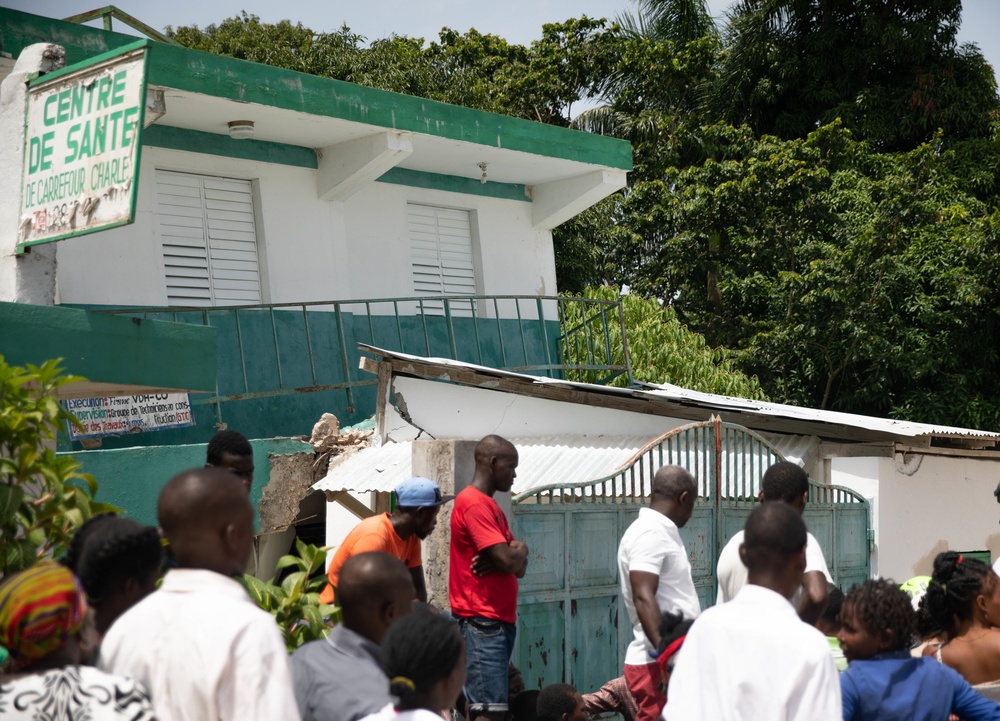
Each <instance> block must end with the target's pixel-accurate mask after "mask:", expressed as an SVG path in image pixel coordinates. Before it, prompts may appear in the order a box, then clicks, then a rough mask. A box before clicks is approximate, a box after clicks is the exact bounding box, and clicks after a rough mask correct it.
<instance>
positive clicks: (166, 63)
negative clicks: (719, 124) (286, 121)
mask: <svg viewBox="0 0 1000 721" xmlns="http://www.w3.org/2000/svg"><path fill="white" fill-rule="evenodd" d="M0 34H2V46H0V50H3V51H4V52H8V53H11V54H12V55H13V56H14V57H17V56H18V55H19V54H20V52H21V51H22V50H23V49H24V48H25V47H27V46H28V45H31V44H33V43H43V42H44V43H56V44H58V45H61V46H62V47H63V48H65V50H66V61H67V63H76V62H79V61H81V60H85V59H87V58H89V57H92V56H94V55H97V54H100V53H103V52H107V51H109V50H113V49H116V48H119V47H122V46H123V45H127V44H129V43H133V42H135V40H136V38H135V37H134V36H131V35H123V34H121V33H115V32H109V31H106V30H100V29H98V28H92V27H87V26H85V25H77V24H75V23H68V22H65V21H62V20H54V19H51V18H44V17H40V16H37V15H31V14H29V13H23V12H19V11H16V10H11V9H8V8H0ZM149 83H150V84H151V85H154V86H162V87H167V88H175V89H177V90H183V91H188V92H192V93H199V94H204V95H209V96H212V97H217V98H225V99H229V100H234V101H237V102H242V103H257V104H260V105H266V106H271V107H275V108H281V109H284V110H291V111H297V112H301V113H308V114H311V115H319V116H325V117H331V118H338V119H342V120H347V121H352V122H357V123H364V124H367V125H371V126H375V127H380V128H386V129H391V130H399V131H407V132H412V133H421V134H424V135H430V136H435V137H440V138H444V139H448V140H458V141H464V142H468V143H474V144H477V145H482V146H486V147H492V148H504V149H506V150H515V151H522V152H525V153H531V154H533V155H537V156H542V157H549V158H558V159H562V160H571V161H576V162H581V163H588V164H591V165H595V166H600V167H604V168H611V169H615V170H631V168H632V146H631V145H630V144H629V143H628V142H627V141H625V140H620V139H618V138H611V137H607V136H603V135H595V134H592V133H584V132H580V131H577V130H570V129H568V128H561V127H557V126H554V125H546V124H543V123H537V122H534V121H531V120H524V119H521V118H513V117H510V116H506V115H498V114H495V113H489V112H485V111H482V110H474V109H472V108H465V107H460V106H456V105H449V104H447V103H442V102H437V101H434V100H427V99H425V98H419V97H415V96H412V95H404V94H401V93H393V92H389V91H386V90H379V89H376V88H369V87H366V86H363V85H355V84H353V83H348V82H344V81H341V80H334V79H331V78H326V77H320V76H316V75H309V74H306V73H300V72H296V71H293V70H285V69H283V68H276V67H272V66H269V65H262V64H259V63H253V62H249V61H246V60H238V59H236V58H231V57H227V56H222V55H213V54H211V53H205V52H201V51H198V50H192V49H190V48H185V47H182V46H180V45H167V44H165V43H160V42H153V43H152V44H151V47H150V51H149Z"/></svg>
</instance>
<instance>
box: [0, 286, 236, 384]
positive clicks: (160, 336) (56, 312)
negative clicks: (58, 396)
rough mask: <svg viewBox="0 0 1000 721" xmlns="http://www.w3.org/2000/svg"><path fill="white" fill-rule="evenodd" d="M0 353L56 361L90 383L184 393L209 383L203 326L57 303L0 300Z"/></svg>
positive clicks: (209, 337)
mask: <svg viewBox="0 0 1000 721" xmlns="http://www.w3.org/2000/svg"><path fill="white" fill-rule="evenodd" d="M0 355H3V356H4V357H5V359H6V361H7V363H9V364H11V365H25V364H26V363H34V364H35V365H38V364H40V363H43V362H44V361H46V360H50V359H52V358H62V359H63V362H62V366H63V368H65V369H66V372H67V373H71V374H74V375H79V376H83V377H84V378H86V379H87V380H89V381H92V382H94V383H111V384H116V385H120V386H146V387H150V388H190V389H192V390H207V389H211V388H212V387H213V386H214V385H215V358H216V356H215V331H214V330H212V329H211V328H203V327H195V326H192V325H186V324H182V323H167V322H163V321H154V320H143V319H140V318H124V317H119V316H111V315H106V314H102V313H90V312H87V311H85V310H80V309H76V308H68V307H65V306H45V305H31V304H29V303H3V302H0ZM192 358H197V359H199V360H200V362H198V363H191V359H192Z"/></svg>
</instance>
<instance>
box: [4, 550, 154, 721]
mask: <svg viewBox="0 0 1000 721" xmlns="http://www.w3.org/2000/svg"><path fill="white" fill-rule="evenodd" d="M86 617H87V601H86V597H85V595H84V592H83V588H82V587H81V586H80V582H79V581H78V580H77V579H76V577H75V576H74V575H73V574H72V572H71V571H70V570H69V569H68V568H66V567H65V566H62V565H60V564H58V563H55V562H54V561H42V562H40V563H38V564H36V565H35V566H33V567H31V568H29V569H28V570H27V571H22V572H21V573H18V574H15V575H13V576H11V577H10V578H8V579H6V580H5V581H4V583H3V585H0V646H3V647H4V648H6V649H7V650H8V651H9V652H10V656H11V661H12V662H13V666H14V673H13V674H11V675H8V676H6V677H4V678H3V679H0V718H3V719H4V721H21V720H22V719H23V720H24V721H28V720H29V719H30V720H31V721H34V719H40V718H44V719H48V720H49V721H69V720H70V719H77V718H87V719H91V720H92V721H105V720H107V721H120V720H121V719H131V720H133V721H150V720H151V719H153V718H154V715H153V707H152V704H151V703H150V701H149V694H148V693H147V692H146V689H145V688H143V687H142V685H141V684H139V683H138V682H137V681H133V680H132V679H128V678H123V677H121V676H112V675H110V674H107V673H104V672H103V671H98V670H97V669H96V668H91V667H89V666H83V665H81V664H82V663H83V662H84V661H85V657H84V648H83V642H82V637H83V634H84V631H85V623H86Z"/></svg>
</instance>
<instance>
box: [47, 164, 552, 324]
mask: <svg viewBox="0 0 1000 721" xmlns="http://www.w3.org/2000/svg"><path fill="white" fill-rule="evenodd" d="M142 153H143V154H142V161H141V163H142V167H141V174H140V181H139V200H138V211H137V213H136V221H135V223H134V224H132V225H130V226H124V227H122V228H115V229H112V230H108V231H104V232H102V233H96V234H93V235H89V236H85V237H81V238H75V239H71V240H67V241H63V242H61V243H59V256H58V258H59V274H58V283H59V301H60V302H62V303H83V304H94V305H128V306H132V305H135V306H159V305H166V302H167V297H166V283H165V279H164V270H163V259H162V252H161V249H160V239H159V229H158V225H157V214H156V210H157V204H156V184H155V171H156V169H157V168H159V169H163V170H175V171H180V172H189V173H202V174H207V175H219V176H224V177H232V178H243V179H249V180H253V181H255V184H256V188H257V190H258V198H257V200H258V203H259V207H258V208H257V212H258V215H259V217H260V218H261V220H262V222H261V224H260V226H259V227H258V234H259V235H260V236H261V238H262V239H263V247H264V253H263V254H262V266H263V267H262V271H263V275H264V282H265V288H266V290H265V294H264V297H265V300H266V301H268V302H272V303H284V302H299V301H320V300H331V299H346V298H373V297H395V296H409V295H413V291H412V281H411V278H410V251H409V239H408V236H407V218H406V204H407V202H419V203H425V204H429V205H439V206H443V207H449V208H460V209H464V210H469V211H472V213H473V222H474V224H475V228H476V230H475V237H474V242H475V244H476V246H477V251H478V258H477V261H478V264H477V274H478V276H479V279H480V283H481V286H480V290H481V292H483V293H486V294H494V295H501V294H504V295H506V294H526V295H533V294H540V293H549V294H554V293H555V292H556V284H555V260H554V255H553V248H552V235H551V233H550V232H548V231H540V230H536V229H534V228H533V227H532V225H531V204H530V203H524V202H519V201H511V200H499V199H496V198H487V197H481V196H471V195H464V194H461V193H449V192H443V191H437V190H427V189H423V188H411V187H409V186H403V185H394V184H389V183H372V184H371V185H369V186H367V187H366V188H364V189H363V190H361V191H360V192H359V193H357V194H356V195H354V196H353V197H351V198H349V199H348V200H347V201H345V202H342V203H341V202H327V201H323V200H319V199H318V198H317V194H316V177H315V176H316V171H314V170H310V169H307V168H294V167H289V166H284V165H278V164H274V163H262V162H257V161H250V160H240V159H234V158H223V157H217V156H211V155H204V154H200V153H191V152H186V151H177V150H167V149H163V148H153V147H144V148H143V151H142ZM373 310H374V309H373ZM522 310H528V311H529V312H528V313H524V315H525V316H526V317H532V316H531V315H530V311H531V310H533V307H531V308H528V307H527V306H524V307H523V308H522ZM376 312H377V311H376ZM386 312H388V308H387V309H386ZM501 314H502V315H513V306H510V307H509V312H508V311H505V309H503V308H501Z"/></svg>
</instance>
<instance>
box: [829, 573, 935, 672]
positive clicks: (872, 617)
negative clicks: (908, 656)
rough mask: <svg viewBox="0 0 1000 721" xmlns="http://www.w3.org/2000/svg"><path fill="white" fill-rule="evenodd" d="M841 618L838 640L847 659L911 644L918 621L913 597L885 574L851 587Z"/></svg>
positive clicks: (865, 656)
mask: <svg viewBox="0 0 1000 721" xmlns="http://www.w3.org/2000/svg"><path fill="white" fill-rule="evenodd" d="M840 621H841V629H840V633H838V634H837V640H838V641H840V647H841V649H842V650H843V652H844V656H845V657H846V658H847V660H848V661H859V660H861V661H863V660H865V659H868V658H871V657H872V656H875V655H876V654H879V653H882V652H884V651H900V650H903V649H907V648H909V647H910V644H911V643H912V642H913V635H914V632H915V631H916V625H917V621H916V614H915V613H914V611H913V605H912V604H911V603H910V597H909V596H907V595H906V593H905V592H904V591H901V590H900V589H899V586H898V585H896V583H895V582H893V581H890V580H888V579H885V578H877V579H875V580H873V581H865V582H864V583H862V584H861V585H859V586H854V588H852V589H851V590H850V591H848V592H847V596H846V597H845V598H844V603H843V605H842V606H841V608H840Z"/></svg>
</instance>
